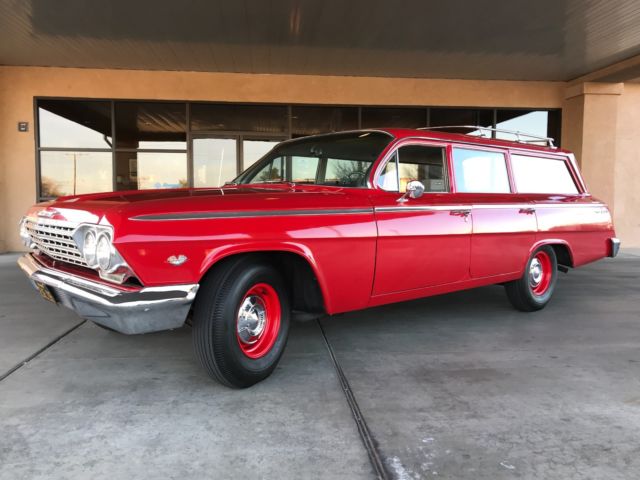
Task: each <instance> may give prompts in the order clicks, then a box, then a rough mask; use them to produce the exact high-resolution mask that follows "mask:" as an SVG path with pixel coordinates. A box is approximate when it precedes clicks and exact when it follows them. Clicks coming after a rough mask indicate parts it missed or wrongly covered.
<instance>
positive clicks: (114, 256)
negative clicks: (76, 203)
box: [73, 223, 134, 283]
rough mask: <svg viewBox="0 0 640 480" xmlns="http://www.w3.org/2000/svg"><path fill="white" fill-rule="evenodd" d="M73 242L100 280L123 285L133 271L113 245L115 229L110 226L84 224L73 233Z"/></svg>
mask: <svg viewBox="0 0 640 480" xmlns="http://www.w3.org/2000/svg"><path fill="white" fill-rule="evenodd" d="M73 240H74V242H75V243H76V245H77V246H78V249H79V250H80V253H82V255H83V257H84V259H85V261H86V262H87V265H88V266H89V268H93V269H94V270H97V271H98V273H99V274H100V278H103V279H105V280H109V281H111V282H116V283H123V282H124V281H125V280H126V279H127V278H129V277H132V276H134V274H133V271H132V270H131V268H130V267H129V265H127V262H125V261H124V259H123V258H122V256H120V253H119V252H118V250H117V249H116V248H115V246H114V245H113V228H112V227H111V226H108V225H93V224H87V223H85V224H82V225H79V226H78V228H76V230H75V231H74V232H73Z"/></svg>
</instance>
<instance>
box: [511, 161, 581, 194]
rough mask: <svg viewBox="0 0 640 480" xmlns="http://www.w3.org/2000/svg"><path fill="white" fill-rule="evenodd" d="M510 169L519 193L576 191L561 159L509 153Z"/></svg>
mask: <svg viewBox="0 0 640 480" xmlns="http://www.w3.org/2000/svg"><path fill="white" fill-rule="evenodd" d="M511 169H512V170H513V179H514V180H515V183H516V188H517V189H518V192H519V193H561V194H567V195H575V194H577V193H578V188H577V187H576V184H575V182H574V181H573V178H572V177H571V172H569V168H568V166H567V164H566V162H565V161H564V160H562V159H557V160H555V159H552V158H543V157H530V156H527V155H511Z"/></svg>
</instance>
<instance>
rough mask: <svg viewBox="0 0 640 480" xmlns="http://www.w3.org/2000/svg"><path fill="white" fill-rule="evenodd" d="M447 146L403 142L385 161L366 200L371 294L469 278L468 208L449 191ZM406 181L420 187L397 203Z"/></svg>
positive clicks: (401, 195) (393, 291)
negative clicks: (371, 219)
mask: <svg viewBox="0 0 640 480" xmlns="http://www.w3.org/2000/svg"><path fill="white" fill-rule="evenodd" d="M448 158H449V155H448V149H447V146H446V145H444V144H438V143H428V142H421V141H412V142H404V143H402V144H400V145H399V146H398V147H397V148H396V149H395V150H393V151H392V152H391V153H390V154H389V155H388V156H387V158H386V159H385V162H383V164H382V165H381V167H380V168H379V170H378V173H379V175H378V176H377V177H376V178H375V180H374V181H375V183H376V184H375V185H374V191H373V193H372V194H371V201H372V203H373V205H374V211H375V217H376V223H377V227H378V244H377V250H376V270H375V278H374V285H373V295H374V296H375V295H385V294H389V293H395V292H402V291H407V290H413V289H418V288H424V287H431V286H435V285H442V284H447V283H454V282H458V281H461V280H465V279H467V278H469V257H470V248H471V246H470V245H471V244H470V242H471V226H472V224H471V219H470V206H469V205H466V204H464V203H463V202H461V201H460V200H459V199H458V198H457V196H456V195H454V194H452V193H450V189H449V188H450V186H449V185H450V182H449V174H448V172H449V160H448ZM410 180H419V181H421V182H422V183H423V184H424V186H425V192H424V194H423V195H422V196H421V197H420V198H414V199H403V200H401V197H403V194H404V192H405V189H406V185H407V183H408V181H410Z"/></svg>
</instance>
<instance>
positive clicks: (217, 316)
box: [213, 264, 290, 377]
mask: <svg viewBox="0 0 640 480" xmlns="http://www.w3.org/2000/svg"><path fill="white" fill-rule="evenodd" d="M234 277H235V278H233V280H232V282H233V283H232V284H231V285H230V287H229V289H228V290H227V291H226V298H223V299H220V300H221V301H220V302H219V303H218V305H217V307H218V308H216V307H214V312H213V315H214V318H213V320H214V322H215V324H214V329H215V330H218V331H217V332H215V333H214V334H217V335H221V336H222V337H223V342H222V348H223V349H224V350H225V351H223V352H219V353H221V354H222V356H223V357H224V362H225V363H226V364H227V367H228V369H229V370H231V371H232V373H233V374H234V376H238V377H244V376H246V375H247V374H250V375H258V376H263V375H268V374H269V373H270V372H271V371H272V370H273V369H274V368H275V366H276V364H277V363H278V360H279V359H280V356H281V355H282V353H283V351H284V348H285V346H286V343H287V337H288V332H289V322H290V308H289V298H288V295H287V292H286V289H285V286H284V282H283V280H282V277H281V276H280V274H279V273H278V272H277V271H276V270H275V269H274V268H272V267H270V266H268V265H263V264H258V265H252V266H248V267H247V268H245V269H242V270H241V271H240V272H239V273H238V274H237V275H235V276H234ZM257 283H267V284H269V285H271V286H272V287H273V289H274V290H275V291H276V293H277V295H278V299H279V301H280V309H281V312H280V329H279V331H278V336H277V338H276V340H275V342H274V344H273V346H272V347H271V349H270V350H269V351H268V352H267V353H266V354H265V355H264V356H262V357H260V358H250V357H248V356H246V355H245V354H244V352H243V351H242V349H241V347H240V344H239V341H238V338H237V316H238V310H239V309H240V305H241V304H242V301H243V300H244V297H245V294H246V293H247V292H248V291H249V289H250V288H251V287H252V286H254V285H255V284H257ZM220 307H221V308H220Z"/></svg>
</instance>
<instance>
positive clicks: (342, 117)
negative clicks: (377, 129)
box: [291, 106, 358, 137]
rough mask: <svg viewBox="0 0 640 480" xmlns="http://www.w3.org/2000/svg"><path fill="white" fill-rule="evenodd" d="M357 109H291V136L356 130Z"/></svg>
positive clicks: (295, 107)
mask: <svg viewBox="0 0 640 480" xmlns="http://www.w3.org/2000/svg"><path fill="white" fill-rule="evenodd" d="M357 128H358V109H357V108H355V107H297V106H294V107H292V109H291V135H292V136H293V137H301V136H305V135H315V134H318V133H329V132H339V131H343V130H356V129H357Z"/></svg>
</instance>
